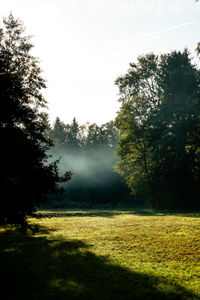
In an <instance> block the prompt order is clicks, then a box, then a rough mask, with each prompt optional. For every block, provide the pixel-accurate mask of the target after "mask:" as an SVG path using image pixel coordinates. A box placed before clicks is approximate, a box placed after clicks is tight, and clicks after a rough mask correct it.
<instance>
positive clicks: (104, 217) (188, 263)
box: [0, 210, 200, 300]
mask: <svg viewBox="0 0 200 300" xmlns="http://www.w3.org/2000/svg"><path fill="white" fill-rule="evenodd" d="M42 214H43V217H42V219H40V220H35V219H30V223H31V224H32V225H33V226H36V225H38V226H39V227H40V231H39V232H38V233H36V234H35V235H32V234H31V233H28V234H26V235H23V234H22V233H20V232H18V231H16V230H15V229H14V228H11V227H10V228H4V227H1V228H0V268H1V275H3V276H2V279H1V281H0V282H1V289H0V293H1V295H2V297H1V295H0V299H3V300H6V299H20V300H23V299H27V300H28V299H35V300H36V299H48V300H50V299H52V300H53V299H55V300H57V299H58V300H59V299H91V300H93V299H94V300H95V299H97V300H100V299H102V300H104V299H156V300H157V299H200V215H198V214H176V215H175V214H165V213H163V214H162V213H154V212H152V211H149V210H139V211H134V210H131V211H120V210H116V211H113V210H107V211H105V210H98V211H96V210H90V211H54V212H50V211H49V212H48V211H43V212H42Z"/></svg>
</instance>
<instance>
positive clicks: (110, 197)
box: [48, 118, 133, 207]
mask: <svg viewBox="0 0 200 300" xmlns="http://www.w3.org/2000/svg"><path fill="white" fill-rule="evenodd" d="M48 134H49V136H50V137H51V138H52V139H53V141H54V144H55V145H54V147H52V148H51V150H50V152H49V153H48V154H49V155H50V157H49V162H52V161H55V160H57V159H60V161H59V171H60V175H63V174H64V173H65V172H66V171H71V172H72V174H73V175H72V179H71V180H70V181H69V182H67V183H66V184H63V188H64V190H65V191H64V192H63V193H61V194H57V195H53V196H52V197H51V201H50V205H52V206H53V207H70V206H74V205H75V206H76V205H77V203H79V204H80V203H81V205H85V206H96V205H98V204H100V205H101V204H112V205H116V204H117V203H119V202H123V203H126V202H131V201H132V200H133V198H132V197H131V196H130V192H129V190H128V188H127V187H126V186H125V184H124V183H123V181H122V178H121V176H120V175H119V174H117V173H116V172H115V169H114V166H115V164H116V162H117V160H118V158H117V155H116V147H117V140H118V134H117V130H116V127H115V125H114V123H113V122H112V121H111V122H109V123H106V124H104V125H102V126H98V125H96V124H89V123H87V124H84V125H82V126H80V125H79V124H78V123H77V121H76V119H75V118H74V119H73V121H72V123H71V124H64V123H63V122H61V121H60V119H59V118H57V119H56V121H55V123H54V126H53V128H51V127H50V128H49V132H48Z"/></svg>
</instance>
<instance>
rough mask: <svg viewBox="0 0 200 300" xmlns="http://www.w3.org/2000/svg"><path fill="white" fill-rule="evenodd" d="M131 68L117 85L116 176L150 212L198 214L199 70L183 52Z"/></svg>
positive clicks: (146, 58) (150, 56)
mask: <svg viewBox="0 0 200 300" xmlns="http://www.w3.org/2000/svg"><path fill="white" fill-rule="evenodd" d="M130 66H131V68H130V69H129V70H128V72H127V74H125V75H124V76H121V77H119V78H118V79H117V80H116V84H117V85H118V86H119V89H120V93H121V99H120V100H121V102H122V106H121V109H120V111H119V113H118V117H117V119H116V124H117V126H118V128H119V130H120V136H121V137H120V140H119V144H118V155H119V157H120V161H119V163H118V165H117V170H118V172H119V173H120V174H121V175H123V176H124V177H125V179H126V182H127V184H128V185H129V187H130V188H131V190H132V192H133V194H142V195H143V197H145V198H146V199H148V200H149V202H150V203H151V204H152V205H153V206H154V207H160V208H199V192H200V188H199V187H200V175H199V174H200V155H199V153H200V143H199V141H200V127H199V119H200V96H199V95H200V90H199V86H200V85H199V83H200V70H199V69H198V67H197V66H196V65H193V63H192V61H191V58H190V55H189V53H188V50H187V49H186V50H184V51H183V52H177V51H173V52H171V53H169V54H166V55H161V56H160V57H158V56H155V55H153V54H148V55H146V56H141V57H139V58H138V63H137V64H131V65H130Z"/></svg>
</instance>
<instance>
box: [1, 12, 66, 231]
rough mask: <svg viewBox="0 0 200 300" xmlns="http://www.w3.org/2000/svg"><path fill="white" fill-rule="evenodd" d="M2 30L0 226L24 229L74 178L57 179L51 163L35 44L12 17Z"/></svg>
mask: <svg viewBox="0 0 200 300" xmlns="http://www.w3.org/2000/svg"><path fill="white" fill-rule="evenodd" d="M3 25H4V26H3V27H2V28H0V100H1V109H0V138H1V153H2V154H1V172H0V182H1V203H0V222H5V221H6V222H8V223H14V224H21V225H24V226H25V224H26V217H27V216H29V215H32V214H33V212H34V211H35V207H36V206H38V205H40V204H41V202H43V201H45V199H46V195H47V194H48V193H50V192H55V191H56V190H57V183H59V182H62V181H67V180H69V179H70V176H71V174H70V173H65V175H64V176H63V177H61V176H59V175H58V169H57V162H52V163H51V164H48V163H47V158H48V157H47V154H46V151H47V149H49V147H50V146H51V145H52V142H51V141H50V139H48V138H46V136H45V130H46V128H47V115H46V114H44V113H41V108H43V107H45V106H46V101H45V99H44V98H43V96H42V94H41V90H42V89H43V88H45V81H44V79H43V78H42V77H41V69H40V67H39V62H38V59H37V58H35V57H34V56H32V55H31V49H32V48H33V45H32V44H31V43H30V37H28V36H25V35H24V28H23V25H22V23H21V22H20V21H19V20H16V19H14V17H13V16H12V14H10V15H9V17H8V18H7V19H4V20H3Z"/></svg>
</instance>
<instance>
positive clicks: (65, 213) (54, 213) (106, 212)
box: [40, 208, 200, 218]
mask: <svg viewBox="0 0 200 300" xmlns="http://www.w3.org/2000/svg"><path fill="white" fill-rule="evenodd" d="M126 214H127V215H138V216H173V215H175V216H180V217H190V218H199V217H200V212H199V211H195V212H189V211H180V210H179V211H167V210H153V209H148V208H136V209H88V210H84V209H82V210H65V209H63V210H49V211H48V210H42V211H40V215H41V217H42V218H52V217H54V218H56V217H57V218H62V217H63V218H66V217H106V218H112V217H115V216H118V215H126Z"/></svg>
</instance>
